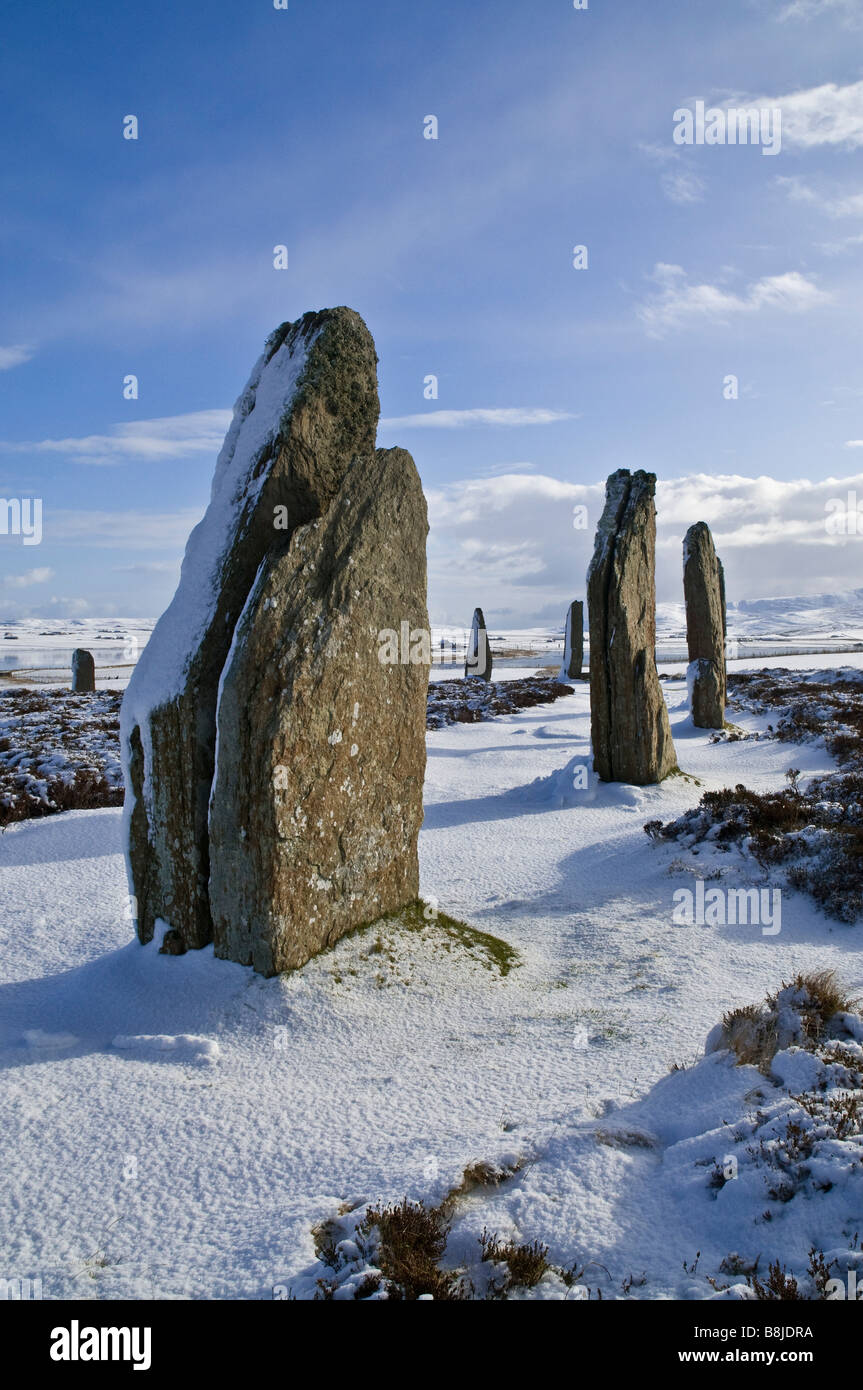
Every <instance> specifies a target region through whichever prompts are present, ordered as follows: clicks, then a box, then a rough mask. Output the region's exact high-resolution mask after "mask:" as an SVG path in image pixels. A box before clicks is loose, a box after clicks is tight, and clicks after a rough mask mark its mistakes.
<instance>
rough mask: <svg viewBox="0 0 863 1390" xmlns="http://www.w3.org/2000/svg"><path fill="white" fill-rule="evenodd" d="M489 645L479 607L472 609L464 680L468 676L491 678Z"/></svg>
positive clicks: (482, 678)
mask: <svg viewBox="0 0 863 1390" xmlns="http://www.w3.org/2000/svg"><path fill="white" fill-rule="evenodd" d="M491 665H492V662H491V647H490V646H489V642H488V631H487V629H486V625H485V618H484V617H483V615H482V609H481V608H475V609H474V611H473V622H472V623H471V627H470V637H469V638H468V643H467V657H466V660H465V664H464V674H465V680H467V679H468V678H469V677H470V676H474V677H476V679H477V680H481V681H490V680H491Z"/></svg>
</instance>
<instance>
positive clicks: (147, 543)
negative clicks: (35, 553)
mask: <svg viewBox="0 0 863 1390" xmlns="http://www.w3.org/2000/svg"><path fill="white" fill-rule="evenodd" d="M200 520H201V511H200V510H198V509H195V508H191V507H186V508H183V509H182V510H178V511H176V512H139V511H133V510H130V511H117V512H106V511H84V510H82V511H73V510H71V509H69V510H63V509H58V510H57V511H54V510H52V511H51V524H50V529H49V530H48V531H46V537H45V538H46V540H48V541H50V542H51V544H54V542H57V543H58V544H61V545H68V546H85V547H93V548H98V549H100V550H108V549H117V550H123V551H127V552H128V551H135V550H164V551H166V552H170V553H172V554H175V555H177V556H178V557H179V556H180V555H182V553H183V550H184V547H185V544H186V541H187V539H188V536H189V532H190V531H191V530H192V528H193V527H194V526H196V525H197V523H198V522H199V521H200Z"/></svg>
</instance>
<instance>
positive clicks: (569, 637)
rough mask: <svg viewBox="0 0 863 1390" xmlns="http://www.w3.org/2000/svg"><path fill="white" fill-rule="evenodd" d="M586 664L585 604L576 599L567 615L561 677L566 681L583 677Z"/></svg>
mask: <svg viewBox="0 0 863 1390" xmlns="http://www.w3.org/2000/svg"><path fill="white" fill-rule="evenodd" d="M583 665H584V604H583V603H582V602H581V600H579V599H575V600H574V602H573V603H571V604H570V605H569V611H568V612H567V615H566V635H565V637H564V642H563V664H562V666H561V668H560V678H561V680H565V681H577V680H580V679H581V668H582V666H583Z"/></svg>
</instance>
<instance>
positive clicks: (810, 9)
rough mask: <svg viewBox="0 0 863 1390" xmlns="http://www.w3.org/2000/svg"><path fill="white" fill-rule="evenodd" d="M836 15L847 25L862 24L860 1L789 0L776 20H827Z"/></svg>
mask: <svg viewBox="0 0 863 1390" xmlns="http://www.w3.org/2000/svg"><path fill="white" fill-rule="evenodd" d="M830 15H836V16H837V18H839V19H842V20H843V21H845V22H846V23H850V24H859V23H860V22H861V15H860V0H787V3H786V4H784V5H782V6H781V8H780V9H779V11H778V13H777V16H776V18H777V19H779V20H782V21H784V20H788V19H804V20H806V19H826V18H828V17H829V16H830Z"/></svg>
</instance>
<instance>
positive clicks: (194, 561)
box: [121, 308, 379, 950]
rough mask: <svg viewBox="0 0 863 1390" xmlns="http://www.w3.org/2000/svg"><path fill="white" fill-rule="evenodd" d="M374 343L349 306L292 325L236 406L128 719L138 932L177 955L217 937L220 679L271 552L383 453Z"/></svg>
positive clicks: (276, 339)
mask: <svg viewBox="0 0 863 1390" xmlns="http://www.w3.org/2000/svg"><path fill="white" fill-rule="evenodd" d="M376 362H377V358H376V355H375V347H374V343H373V341H372V338H371V335H370V334H369V331H368V329H367V328H366V326H365V324H364V323H363V321H362V319H361V318H360V317H359V315H358V314H356V313H354V312H353V310H351V309H346V308H338V309H325V310H321V311H320V312H318V313H309V314H305V315H304V316H303V318H301V319H298V320H297V322H296V323H285V324H282V325H281V327H280V328H278V329H276V331H275V333H273V334H272V335H271V337H270V338H269V339H268V341H267V344H266V347H265V349H264V352H263V354H262V356H261V357H260V358H259V360H258V362H257V363H256V365H255V368H254V370H253V372H252V375H251V377H250V379H249V382H248V384H247V386H246V389H245V390H244V392H243V394H242V396H241V397H240V399H239V401H238V402H237V405H236V407H235V410H234V418H233V421H232V423H231V426H230V429H229V430H228V434H227V437H226V439H225V443H224V445H223V447H222V451H221V453H220V454H219V458H218V461H217V464H216V471H215V476H214V479H213V485H212V491H211V497H210V505H209V507H208V508H207V512H206V514H205V516H204V518H203V520H202V521H201V522H200V523H199V525H198V526H197V527H196V528H195V530H194V531H193V532H192V534H191V536H190V538H189V542H188V545H187V547H186V555H185V559H184V561H183V568H182V572H181V576H180V583H179V586H178V588H177V592H176V594H175V596H174V598H173V600H172V602H171V604H170V606H169V607H168V609H167V611H166V612H165V613H164V614H163V616H162V617H161V619H160V620H159V622H158V624H157V625H156V628H155V630H154V632H153V635H152V637H151V638H150V641H149V642H148V643H147V646H146V647H145V648H144V650H143V652H142V654H141V659H140V660H139V662H138V664H137V666H136V667H135V669H134V671H133V673H132V678H131V680H130V682H129V688H128V690H127V693H126V696H125V699H124V701H123V707H122V714H121V736H122V744H123V760H124V770H125V777H126V812H125V816H126V827H127V829H126V833H127V846H128V863H129V874H130V880H131V891H132V893H133V894H134V897H135V899H136V900H137V906H136V917H137V929H138V935H139V937H140V939H141V940H142V941H149V940H150V939H151V938H152V936H153V934H154V931H155V927H156V923H157V921H158V920H159V919H161V920H162V921H163V922H165V923H167V924H168V925H169V926H170V928H171V933H172V934H171V942H172V945H173V947H175V948H176V949H180V950H181V949H183V948H188V947H200V946H204V945H206V943H207V942H208V941H209V940H210V939H211V937H212V923H211V918H210V906H209V893H208V884H209V878H210V850H209V829H208V810H209V801H210V791H211V786H212V782H213V772H214V750H215V735H216V702H217V696H218V688H219V680H220V677H221V674H222V670H223V668H224V666H225V662H226V660H227V657H228V652H229V650H230V647H231V642H232V639H233V636H234V629H235V627H236V625H237V621H238V619H239V617H240V614H241V613H242V611H243V609H244V607H245V605H246V602H247V600H248V598H249V594H250V592H251V590H252V587H253V585H254V583H255V579H256V576H257V575H258V573H259V570H260V569H261V565H262V563H263V562H264V560H265V559H267V557H268V556H271V555H273V554H275V553H278V552H281V551H282V550H283V549H284V547H285V544H286V542H287V541H288V540H289V539H290V536H291V535H292V533H293V532H294V531H296V530H297V528H298V527H300V526H304V525H307V524H308V523H309V522H312V521H314V520H315V519H316V518H317V517H320V516H321V515H322V514H323V513H324V512H325V511H326V509H327V507H328V506H329V504H330V503H331V501H332V500H333V498H334V497H335V496H336V495H337V493H338V492H339V489H340V488H341V485H342V483H343V482H344V479H345V476H346V474H347V472H348V469H349V468H350V467H351V464H352V463H353V462H354V460H356V459H360V458H364V459H366V460H371V459H372V458H373V457H374V447H375V433H376V428H377V419H378V412H379V404H378V392H377V375H376Z"/></svg>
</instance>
